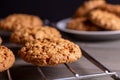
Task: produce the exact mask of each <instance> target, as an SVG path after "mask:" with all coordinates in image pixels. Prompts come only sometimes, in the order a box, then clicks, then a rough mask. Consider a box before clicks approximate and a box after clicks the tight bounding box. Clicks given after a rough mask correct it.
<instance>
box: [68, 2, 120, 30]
mask: <svg viewBox="0 0 120 80" xmlns="http://www.w3.org/2000/svg"><path fill="white" fill-rule="evenodd" d="M67 28H68V29H72V30H78V31H111V30H120V5H115V4H108V3H107V2H106V1H105V0H88V1H85V2H84V3H83V5H81V6H80V7H79V8H78V9H77V10H76V12H75V13H74V14H73V17H72V20H70V21H69V22H68V24H67Z"/></svg>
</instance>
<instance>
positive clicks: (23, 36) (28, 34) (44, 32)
mask: <svg viewBox="0 0 120 80" xmlns="http://www.w3.org/2000/svg"><path fill="white" fill-rule="evenodd" d="M54 37H57V38H60V37H61V34H60V33H59V31H58V30H57V29H55V28H52V27H49V26H44V27H41V28H40V27H36V28H30V27H29V28H22V29H18V30H15V31H14V32H13V33H12V35H11V41H12V42H14V43H18V44H24V43H26V42H27V41H31V40H34V39H43V38H54Z"/></svg>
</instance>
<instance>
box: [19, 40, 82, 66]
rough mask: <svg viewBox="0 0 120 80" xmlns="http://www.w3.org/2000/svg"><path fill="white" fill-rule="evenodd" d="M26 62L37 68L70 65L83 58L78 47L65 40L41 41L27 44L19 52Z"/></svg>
mask: <svg viewBox="0 0 120 80" xmlns="http://www.w3.org/2000/svg"><path fill="white" fill-rule="evenodd" d="M18 54H19V55H20V57H21V58H22V59H23V60H25V61H26V62H29V63H32V64H34V65H37V66H52V65H57V64H62V63H70V62H74V61H76V60H78V59H79V58H80V57H81V50H80V48H79V46H78V45H76V44H74V43H73V42H70V41H68V40H65V39H62V38H60V39H58V38H54V39H41V40H33V41H30V42H27V43H26V44H25V46H24V47H22V49H21V50H20V51H19V52H18Z"/></svg>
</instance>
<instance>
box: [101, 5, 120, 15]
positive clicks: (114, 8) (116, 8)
mask: <svg viewBox="0 0 120 80" xmlns="http://www.w3.org/2000/svg"><path fill="white" fill-rule="evenodd" d="M102 9H103V10H105V11H108V12H111V13H114V14H116V15H118V16H120V5H117V4H116V5H115V4H114V5H113V4H106V5H104V6H103V8H102Z"/></svg>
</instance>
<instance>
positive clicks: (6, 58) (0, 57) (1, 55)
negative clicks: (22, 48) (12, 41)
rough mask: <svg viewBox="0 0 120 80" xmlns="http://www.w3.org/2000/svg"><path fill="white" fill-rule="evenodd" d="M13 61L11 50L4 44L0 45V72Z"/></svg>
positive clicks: (7, 67)
mask: <svg viewBox="0 0 120 80" xmlns="http://www.w3.org/2000/svg"><path fill="white" fill-rule="evenodd" d="M14 61H15V57H14V55H13V52H12V51H11V50H10V49H8V48H7V47H5V46H0V72H2V71H4V70H7V69H9V68H10V67H11V66H12V65H13V63H14Z"/></svg>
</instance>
